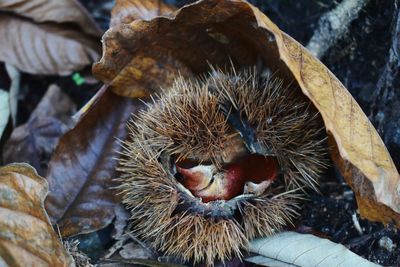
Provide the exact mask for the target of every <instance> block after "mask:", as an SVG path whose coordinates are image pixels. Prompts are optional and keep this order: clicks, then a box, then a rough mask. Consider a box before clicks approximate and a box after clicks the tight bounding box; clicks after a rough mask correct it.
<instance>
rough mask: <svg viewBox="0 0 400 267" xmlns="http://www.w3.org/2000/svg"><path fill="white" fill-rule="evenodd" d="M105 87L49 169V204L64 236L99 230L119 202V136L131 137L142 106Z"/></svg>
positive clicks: (60, 146) (63, 140) (61, 144)
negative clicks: (128, 125)
mask: <svg viewBox="0 0 400 267" xmlns="http://www.w3.org/2000/svg"><path fill="white" fill-rule="evenodd" d="M106 89H107V88H103V89H102V90H101V91H100V92H99V93H98V94H97V95H96V96H95V99H94V100H93V101H91V102H90V103H91V105H90V106H88V107H84V109H85V111H84V112H83V114H82V115H81V117H80V120H79V122H78V123H77V124H76V126H75V127H74V128H73V129H72V130H70V131H69V132H67V133H66V134H65V135H64V136H63V137H62V138H61V139H60V142H59V144H58V146H57V148H56V151H55V152H54V154H53V156H52V158H51V160H50V163H49V170H48V174H47V180H48V182H49V187H50V193H49V196H48V197H47V199H46V209H47V211H48V212H49V215H50V218H51V219H52V222H53V223H57V224H58V225H59V227H60V230H61V234H62V235H63V236H72V235H76V234H81V233H88V232H92V231H95V230H98V229H101V228H103V227H105V226H107V225H108V224H110V223H111V221H112V219H113V218H114V216H115V210H114V209H115V207H116V205H117V204H118V203H119V198H118V196H117V195H116V192H115V191H114V190H113V189H112V188H113V187H114V186H115V184H114V182H113V181H112V179H113V178H114V177H115V168H116V164H117V162H116V160H115V157H117V151H119V150H120V146H119V145H118V141H117V139H121V140H124V139H125V138H126V136H127V130H126V127H125V123H126V121H127V120H128V118H129V117H130V115H131V113H134V112H136V110H138V109H139V108H141V107H142V106H143V105H142V103H141V102H140V101H138V100H131V99H126V98H122V97H119V96H117V95H115V94H114V93H112V92H111V91H110V90H106Z"/></svg>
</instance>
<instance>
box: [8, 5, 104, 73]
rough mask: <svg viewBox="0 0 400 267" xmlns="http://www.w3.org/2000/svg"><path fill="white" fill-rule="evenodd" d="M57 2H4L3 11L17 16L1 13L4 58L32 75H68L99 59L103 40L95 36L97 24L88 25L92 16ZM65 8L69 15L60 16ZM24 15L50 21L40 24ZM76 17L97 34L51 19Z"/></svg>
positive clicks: (64, 19) (37, 19)
mask: <svg viewBox="0 0 400 267" xmlns="http://www.w3.org/2000/svg"><path fill="white" fill-rule="evenodd" d="M11 2H14V3H11ZM16 2H21V3H16ZM44 2H48V3H47V4H44ZM64 2H66V1H64ZM71 2H72V1H71ZM57 3H58V1H44V0H39V1H5V2H1V4H0V10H6V11H14V12H16V13H17V15H14V14H12V13H5V12H1V13H0V15H1V16H0V35H1V36H2V38H0V61H5V62H7V63H9V64H12V65H14V66H15V67H17V68H18V69H19V70H21V71H24V72H28V73H32V74H60V75H67V74H70V73H71V72H73V71H75V70H79V69H81V68H83V67H85V66H87V65H89V64H91V63H92V62H94V61H95V60H97V59H98V56H99V48H100V43H99V42H98V40H97V37H93V35H95V29H94V26H93V23H92V24H87V25H86V26H84V25H83V23H84V22H86V21H88V20H89V19H88V18H85V15H83V13H82V11H81V12H77V10H81V9H76V8H71V7H68V5H63V4H61V3H59V4H58V5H57ZM70 5H76V4H70ZM64 11H65V12H66V13H67V14H66V15H65V16H64V15H60V13H62V14H64V13H63V12H64ZM57 14H58V15H57ZM72 14H74V15H72ZM21 15H22V16H26V17H29V18H32V19H34V20H36V21H46V22H45V23H36V22H34V21H33V20H30V19H27V18H24V17H21ZM53 16H56V17H53ZM75 18H76V19H78V18H81V19H80V20H79V21H82V22H77V23H78V24H79V25H80V26H82V27H83V29H85V30H86V31H88V32H90V33H91V34H93V35H88V34H85V32H84V30H79V29H76V28H74V27H69V26H68V25H64V24H58V23H55V22H48V21H56V22H71V20H73V19H75ZM52 19H54V20H52ZM81 24H82V25H81Z"/></svg>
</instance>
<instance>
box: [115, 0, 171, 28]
mask: <svg viewBox="0 0 400 267" xmlns="http://www.w3.org/2000/svg"><path fill="white" fill-rule="evenodd" d="M175 10H176V8H175V7H173V6H170V5H167V4H165V3H164V2H163V1H161V0H147V1H142V0H117V1H116V2H115V6H114V8H113V9H112V11H111V22H110V26H111V27H114V26H117V25H119V24H127V23H130V22H132V21H134V20H137V19H143V20H151V19H153V18H155V17H158V16H169V15H171V13H172V12H174V11H175Z"/></svg>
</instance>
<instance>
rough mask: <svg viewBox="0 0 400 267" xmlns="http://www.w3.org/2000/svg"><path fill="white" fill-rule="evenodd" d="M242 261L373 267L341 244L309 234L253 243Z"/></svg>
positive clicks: (281, 235)
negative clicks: (249, 253) (253, 254)
mask: <svg viewBox="0 0 400 267" xmlns="http://www.w3.org/2000/svg"><path fill="white" fill-rule="evenodd" d="M250 252H253V253H256V254H259V255H260V256H253V257H250V258H247V259H246V261H249V262H252V263H255V264H257V265H261V266H303V267H307V266H332V267H333V266H359V267H374V266H375V267H377V266H380V265H378V264H375V263H372V262H370V261H368V260H366V259H364V258H362V257H360V256H358V255H357V254H355V253H353V252H351V251H350V250H348V249H347V248H346V247H345V246H343V245H341V244H336V243H334V242H332V241H330V240H328V239H324V238H320V237H316V236H314V235H310V234H299V233H296V232H282V233H279V234H276V235H273V236H270V237H266V238H261V239H257V240H253V241H252V242H251V244H250Z"/></svg>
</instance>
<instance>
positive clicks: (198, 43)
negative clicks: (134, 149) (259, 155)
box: [93, 0, 400, 226]
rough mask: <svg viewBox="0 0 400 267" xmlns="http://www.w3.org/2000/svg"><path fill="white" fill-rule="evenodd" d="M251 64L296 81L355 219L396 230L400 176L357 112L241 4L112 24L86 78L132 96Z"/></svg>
mask: <svg viewBox="0 0 400 267" xmlns="http://www.w3.org/2000/svg"><path fill="white" fill-rule="evenodd" d="M150 51H151V52H150ZM258 59H261V60H262V61H263V64H264V65H265V66H266V67H268V68H270V69H271V70H272V72H274V73H278V74H279V76H281V77H282V78H285V79H286V80H288V81H291V80H293V81H295V82H296V83H297V84H298V85H299V87H300V88H301V90H302V92H303V93H304V94H305V95H306V96H308V97H309V99H310V100H311V101H312V103H313V104H314V105H315V107H316V108H317V109H318V110H319V111H320V113H321V115H322V117H323V120H324V123H325V127H326V130H327V131H328V133H329V134H330V137H331V143H332V144H333V145H332V157H333V159H334V160H335V163H336V164H337V166H338V167H339V169H340V170H341V172H342V174H343V175H344V177H345V179H346V181H347V182H348V183H349V184H350V185H351V186H352V188H353V190H354V192H355V193H356V196H357V201H358V205H359V208H360V213H361V215H362V216H363V217H365V218H368V219H370V220H373V221H380V222H383V223H389V222H395V223H396V224H397V225H398V226H400V215H399V212H400V177H399V174H398V172H397V170H396V168H395V166H394V164H393V161H392V159H391V157H390V155H389V153H388V151H387V149H386V147H385V145H384V144H383V142H382V140H381V138H380V137H379V135H378V133H377V132H376V130H375V129H374V127H373V126H372V124H371V123H370V122H369V120H368V118H367V117H366V116H365V114H364V113H363V112H362V110H361V108H360V106H359V105H358V104H357V103H356V102H355V100H354V99H353V97H352V96H351V95H350V93H349V92H348V91H347V89H346V88H345V87H344V86H343V85H342V83H341V82H340V81H339V80H338V79H337V78H336V77H335V76H334V75H333V74H332V73H331V72H330V71H329V70H328V69H327V67H325V66H324V65H323V64H322V63H321V62H320V61H319V60H318V59H316V58H315V57H313V56H312V55H311V54H310V53H309V52H308V51H307V50H306V49H305V48H304V47H303V46H301V45H300V44H299V43H298V42H297V41H295V40H293V39H292V38H291V37H290V36H288V35H287V34H285V33H284V32H282V31H281V30H280V29H279V28H278V27H277V26H276V25H275V24H274V23H272V22H271V21H270V20H269V19H268V17H266V16H265V15H264V14H262V13H261V12H260V11H259V10H258V9H257V8H255V7H253V6H252V5H250V4H249V3H247V2H246V1H243V0H241V1H239V0H237V1H234V0H221V1H218V0H203V1H199V2H196V3H195V4H192V5H190V6H186V7H183V8H182V9H180V10H178V11H177V12H175V13H174V14H173V17H172V18H164V17H156V18H154V19H152V20H151V21H143V20H136V21H133V22H131V23H130V24H123V25H118V26H116V27H114V28H112V29H110V30H109V31H108V32H107V33H106V34H105V35H104V36H103V57H102V59H101V61H100V62H98V63H96V64H95V65H94V68H93V71H94V74H95V75H96V77H97V78H99V79H101V80H102V81H103V82H105V83H106V84H110V86H111V88H112V89H113V90H114V92H116V93H117V94H121V95H124V96H130V97H138V96H144V95H149V94H151V93H153V92H157V91H158V90H159V88H160V86H161V87H164V86H165V84H160V83H159V81H158V80H157V77H156V76H154V75H156V74H160V75H165V76H168V75H169V74H170V77H173V76H174V75H173V74H174V73H176V72H177V71H180V72H182V73H183V75H184V76H190V75H198V74H204V73H206V72H208V71H209V70H210V69H209V64H212V65H217V66H228V65H230V64H231V62H232V64H233V65H234V66H238V67H246V66H252V65H255V64H256V63H257V60H258ZM165 62H167V64H165ZM159 64H161V66H165V68H164V69H163V68H161V67H160V66H159ZM152 70H156V71H154V72H152ZM163 81H165V80H163ZM335 155H338V156H335Z"/></svg>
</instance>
